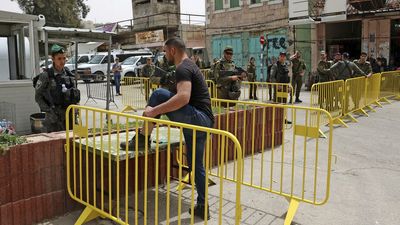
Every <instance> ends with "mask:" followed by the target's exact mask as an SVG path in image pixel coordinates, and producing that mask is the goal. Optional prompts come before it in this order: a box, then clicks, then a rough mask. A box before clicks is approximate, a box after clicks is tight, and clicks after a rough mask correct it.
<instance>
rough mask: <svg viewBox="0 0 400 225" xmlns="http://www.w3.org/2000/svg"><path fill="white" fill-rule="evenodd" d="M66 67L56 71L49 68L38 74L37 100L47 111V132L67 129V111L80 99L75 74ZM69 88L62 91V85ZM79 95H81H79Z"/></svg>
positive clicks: (70, 126) (70, 124)
mask: <svg viewBox="0 0 400 225" xmlns="http://www.w3.org/2000/svg"><path fill="white" fill-rule="evenodd" d="M67 70H68V69H67V68H64V69H63V70H62V71H61V72H58V73H57V72H55V71H54V68H50V69H48V71H47V72H43V73H41V74H39V75H38V80H37V82H36V84H35V85H34V86H35V100H36V102H37V103H38V105H39V107H40V110H41V111H42V112H45V113H46V118H45V121H44V126H45V127H46V130H47V132H55V131H62V130H65V129H66V124H65V111H66V109H67V108H68V106H69V105H71V104H77V103H79V100H80V93H79V90H77V89H76V86H75V83H74V78H73V75H72V74H71V73H70V72H69V71H67ZM63 84H64V85H65V87H66V88H67V89H68V90H67V91H65V92H63V91H62V85H63ZM77 95H79V96H77ZM71 115H72V114H70V118H69V128H70V129H71V128H72V116H71Z"/></svg>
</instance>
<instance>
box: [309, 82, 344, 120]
mask: <svg viewBox="0 0 400 225" xmlns="http://www.w3.org/2000/svg"><path fill="white" fill-rule="evenodd" d="M344 95H345V88H344V81H343V80H337V81H330V82H323V83H316V84H313V86H312V87H311V107H314V108H320V109H324V110H326V111H328V112H329V113H330V115H331V117H332V118H333V123H334V124H340V125H343V126H344V127H348V126H347V124H346V123H345V122H344V121H343V120H342V119H341V117H342V116H343V114H342V113H343V107H344ZM322 119H323V121H324V122H329V121H328V118H322Z"/></svg>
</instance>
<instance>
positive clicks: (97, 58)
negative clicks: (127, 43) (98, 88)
mask: <svg viewBox="0 0 400 225" xmlns="http://www.w3.org/2000/svg"><path fill="white" fill-rule="evenodd" d="M138 55H149V56H152V55H153V54H152V53H151V51H149V50H144V51H132V52H130V51H118V52H117V51H112V52H111V55H110V62H111V65H110V66H111V68H110V71H111V69H112V64H113V63H114V60H115V57H118V58H119V61H120V62H123V61H124V60H125V59H126V58H128V57H131V56H138ZM107 62H108V52H99V53H97V54H96V55H94V56H93V58H92V59H91V60H90V61H89V62H88V63H85V64H81V65H79V66H78V74H79V75H80V77H81V79H82V80H83V81H84V82H90V81H102V80H104V79H105V78H106V74H107Z"/></svg>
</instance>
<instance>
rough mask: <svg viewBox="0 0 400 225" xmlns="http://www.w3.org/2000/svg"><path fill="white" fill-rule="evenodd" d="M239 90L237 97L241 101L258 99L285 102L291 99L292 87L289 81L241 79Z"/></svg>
mask: <svg viewBox="0 0 400 225" xmlns="http://www.w3.org/2000/svg"><path fill="white" fill-rule="evenodd" d="M241 90H242V93H241V95H240V98H239V100H241V101H245V100H253V101H254V100H258V101H261V102H274V103H282V104H286V103H289V101H290V99H293V87H292V85H291V84H290V83H269V82H249V81H243V82H242V89H241ZM255 97H257V98H255ZM292 103H293V102H292Z"/></svg>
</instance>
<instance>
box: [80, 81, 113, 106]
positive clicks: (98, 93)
mask: <svg viewBox="0 0 400 225" xmlns="http://www.w3.org/2000/svg"><path fill="white" fill-rule="evenodd" d="M85 84H86V95H87V100H86V102H85V105H86V104H87V102H88V101H89V99H92V100H93V101H94V102H95V103H97V102H96V100H103V101H107V82H103V81H102V82H93V83H91V82H88V83H85ZM110 102H112V103H114V104H115V100H114V88H112V86H111V85H110ZM115 106H117V104H115ZM117 108H118V106H117Z"/></svg>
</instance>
